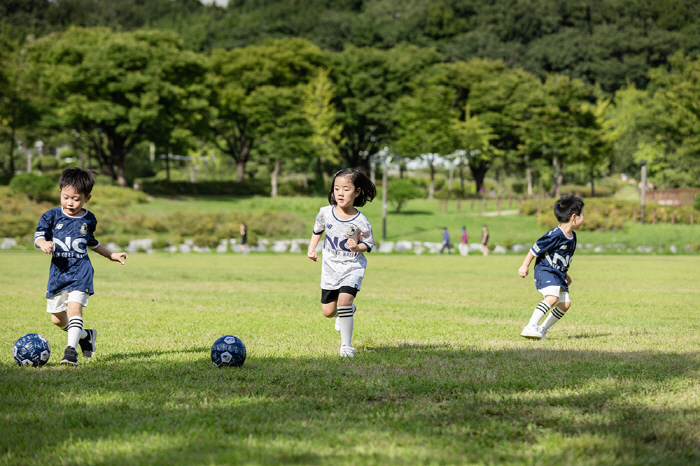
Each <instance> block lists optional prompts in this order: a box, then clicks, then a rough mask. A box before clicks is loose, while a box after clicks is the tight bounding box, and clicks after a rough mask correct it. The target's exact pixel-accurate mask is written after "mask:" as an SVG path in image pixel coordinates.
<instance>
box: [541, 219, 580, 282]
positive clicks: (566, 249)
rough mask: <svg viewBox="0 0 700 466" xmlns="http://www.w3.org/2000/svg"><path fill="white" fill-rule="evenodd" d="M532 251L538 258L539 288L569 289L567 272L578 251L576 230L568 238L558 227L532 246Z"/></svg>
mask: <svg viewBox="0 0 700 466" xmlns="http://www.w3.org/2000/svg"><path fill="white" fill-rule="evenodd" d="M530 252H531V253H532V254H533V255H534V256H535V257H536V258H537V261H536V262H535V287H537V289H538V290H540V289H542V288H546V287H548V286H560V287H562V288H563V289H564V290H566V291H569V286H568V285H567V284H566V272H567V271H568V270H569V266H571V259H572V258H573V257H574V253H575V252H576V232H574V231H572V232H571V238H567V237H566V235H565V234H564V232H563V231H562V230H561V228H559V227H557V228H555V229H554V230H552V231H550V232H549V233H546V234H545V235H543V236H542V237H541V238H540V239H538V240H537V242H536V243H535V244H534V245H533V246H532V248H531V249H530Z"/></svg>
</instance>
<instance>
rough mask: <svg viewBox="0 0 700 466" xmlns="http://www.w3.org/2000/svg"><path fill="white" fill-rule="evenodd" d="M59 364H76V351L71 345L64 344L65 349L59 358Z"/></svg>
mask: <svg viewBox="0 0 700 466" xmlns="http://www.w3.org/2000/svg"><path fill="white" fill-rule="evenodd" d="M61 364H73V365H74V366H77V365H78V352H77V351H76V350H75V348H73V347H72V346H66V350H65V351H64V352H63V359H61Z"/></svg>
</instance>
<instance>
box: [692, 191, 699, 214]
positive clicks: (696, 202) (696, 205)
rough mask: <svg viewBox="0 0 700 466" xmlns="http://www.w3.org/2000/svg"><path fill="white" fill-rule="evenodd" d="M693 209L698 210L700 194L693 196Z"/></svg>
mask: <svg viewBox="0 0 700 466" xmlns="http://www.w3.org/2000/svg"><path fill="white" fill-rule="evenodd" d="M693 209H695V210H700V193H698V195H697V196H695V201H693Z"/></svg>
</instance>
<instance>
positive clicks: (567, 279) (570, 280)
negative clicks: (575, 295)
mask: <svg viewBox="0 0 700 466" xmlns="http://www.w3.org/2000/svg"><path fill="white" fill-rule="evenodd" d="M572 281H573V280H572V279H571V277H570V276H569V274H568V273H567V274H566V285H567V286H568V285H571V282H572Z"/></svg>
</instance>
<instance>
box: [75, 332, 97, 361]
mask: <svg viewBox="0 0 700 466" xmlns="http://www.w3.org/2000/svg"><path fill="white" fill-rule="evenodd" d="M85 331H86V332H87V336H86V337H85V338H81V339H80V341H78V344H79V345H80V349H81V350H83V356H85V357H86V358H91V357H92V353H94V352H95V340H97V330H95V329H94V328H86V329H85Z"/></svg>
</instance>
